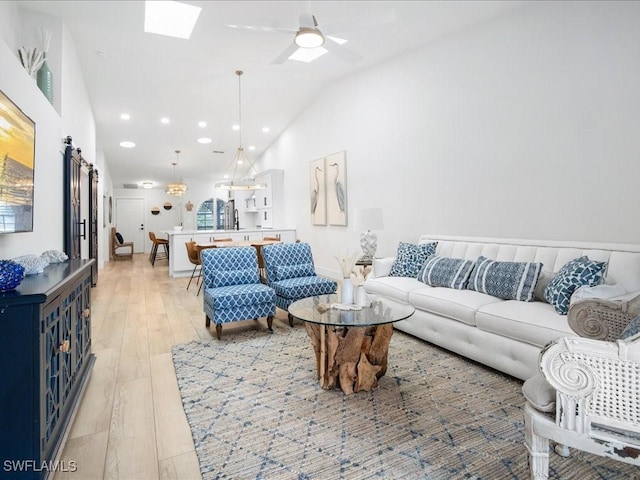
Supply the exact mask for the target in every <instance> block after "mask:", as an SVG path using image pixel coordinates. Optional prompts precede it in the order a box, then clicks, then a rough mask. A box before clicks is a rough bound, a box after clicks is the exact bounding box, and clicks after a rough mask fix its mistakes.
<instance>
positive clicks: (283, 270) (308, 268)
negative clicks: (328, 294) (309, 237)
mask: <svg viewBox="0 0 640 480" xmlns="http://www.w3.org/2000/svg"><path fill="white" fill-rule="evenodd" d="M275 273H276V277H277V278H278V280H287V279H289V278H298V277H313V276H314V275H315V274H316V270H315V268H314V266H313V263H301V264H299V265H278V266H277V267H275Z"/></svg>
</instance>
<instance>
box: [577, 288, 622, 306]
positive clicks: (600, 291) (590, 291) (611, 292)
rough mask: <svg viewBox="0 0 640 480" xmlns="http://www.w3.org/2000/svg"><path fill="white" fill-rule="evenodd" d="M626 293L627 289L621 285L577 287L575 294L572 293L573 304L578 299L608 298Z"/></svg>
mask: <svg viewBox="0 0 640 480" xmlns="http://www.w3.org/2000/svg"><path fill="white" fill-rule="evenodd" d="M624 293H626V290H625V289H624V288H622V287H621V286H620V285H596V286H594V287H588V286H584V287H580V288H577V289H576V291H575V292H573V295H571V304H572V305H573V304H574V303H575V302H577V301H578V300H584V299H585V298H602V299H603V300H607V299H609V298H614V297H617V296H619V295H622V294H624Z"/></svg>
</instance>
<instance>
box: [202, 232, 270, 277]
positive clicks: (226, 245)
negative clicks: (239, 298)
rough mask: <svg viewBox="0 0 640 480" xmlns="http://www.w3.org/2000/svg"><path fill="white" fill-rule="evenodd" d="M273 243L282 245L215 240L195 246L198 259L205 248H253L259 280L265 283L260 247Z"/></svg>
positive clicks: (255, 241) (249, 241) (251, 241)
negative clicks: (256, 257)
mask: <svg viewBox="0 0 640 480" xmlns="http://www.w3.org/2000/svg"><path fill="white" fill-rule="evenodd" d="M275 243H282V241H280V240H217V241H214V242H208V243H197V244H196V245H195V248H196V252H197V253H198V258H199V257H200V252H201V251H202V250H205V249H207V248H229V247H253V248H255V249H256V253H257V254H258V272H259V275H260V279H261V280H262V281H265V282H266V271H265V267H264V259H263V257H262V251H261V249H262V247H264V246H265V245H273V244H275Z"/></svg>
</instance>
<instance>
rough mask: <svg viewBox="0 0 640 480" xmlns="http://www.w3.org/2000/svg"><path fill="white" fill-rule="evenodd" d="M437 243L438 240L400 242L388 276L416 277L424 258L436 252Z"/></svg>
mask: <svg viewBox="0 0 640 480" xmlns="http://www.w3.org/2000/svg"><path fill="white" fill-rule="evenodd" d="M437 245H438V242H432V243H422V244H419V245H414V244H413V243H404V242H400V244H399V245H398V252H397V254H396V259H395V260H394V262H393V265H392V266H391V271H390V272H389V276H390V277H413V278H416V276H417V275H418V272H419V271H420V267H422V265H423V264H424V262H425V260H426V259H427V258H428V257H430V256H431V255H434V254H435V253H436V246H437Z"/></svg>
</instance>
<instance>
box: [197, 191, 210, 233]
mask: <svg viewBox="0 0 640 480" xmlns="http://www.w3.org/2000/svg"><path fill="white" fill-rule="evenodd" d="M213 218H214V204H213V198H210V199H208V200H205V201H204V202H202V203H201V204H200V207H198V211H197V213H196V230H213V228H214V227H213Z"/></svg>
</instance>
